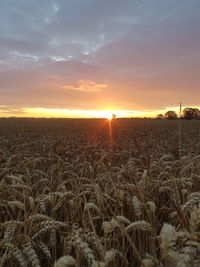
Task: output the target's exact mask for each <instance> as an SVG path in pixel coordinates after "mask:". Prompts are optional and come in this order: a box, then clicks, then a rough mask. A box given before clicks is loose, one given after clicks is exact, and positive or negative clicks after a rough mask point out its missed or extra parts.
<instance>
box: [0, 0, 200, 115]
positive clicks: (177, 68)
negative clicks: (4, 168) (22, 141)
mask: <svg viewBox="0 0 200 267" xmlns="http://www.w3.org/2000/svg"><path fill="white" fill-rule="evenodd" d="M0 14H1V15H0V117H1V116H34V117H45V116H46V117H101V116H102V115H104V114H105V113H106V111H105V110H108V111H107V112H108V113H112V112H113V113H116V114H117V115H118V116H148V115H149V116H153V114H156V113H158V112H164V111H165V110H166V109H176V108H177V107H178V105H179V102H180V101H182V103H183V105H184V106H200V1H199V0H43V1H42V0H32V1H31V0H0Z"/></svg>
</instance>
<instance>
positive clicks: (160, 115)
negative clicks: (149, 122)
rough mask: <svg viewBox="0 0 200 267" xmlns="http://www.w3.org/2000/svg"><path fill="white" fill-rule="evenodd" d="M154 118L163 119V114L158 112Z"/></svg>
mask: <svg viewBox="0 0 200 267" xmlns="http://www.w3.org/2000/svg"><path fill="white" fill-rule="evenodd" d="M156 119H158V120H162V119H164V116H163V114H158V115H157V117H156Z"/></svg>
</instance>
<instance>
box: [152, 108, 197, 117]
mask: <svg viewBox="0 0 200 267" xmlns="http://www.w3.org/2000/svg"><path fill="white" fill-rule="evenodd" d="M156 118H157V119H168V120H176V119H177V118H178V115H177V114H176V112H175V111H173V110H169V111H167V112H166V113H165V114H164V115H163V114H158V115H157V117H156ZM181 119H184V120H200V110H199V109H198V108H185V109H184V110H183V113H182V114H181Z"/></svg>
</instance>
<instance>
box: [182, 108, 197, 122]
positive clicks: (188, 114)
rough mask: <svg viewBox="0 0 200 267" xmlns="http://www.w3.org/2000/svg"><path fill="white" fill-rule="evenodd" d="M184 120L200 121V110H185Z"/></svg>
mask: <svg viewBox="0 0 200 267" xmlns="http://www.w3.org/2000/svg"><path fill="white" fill-rule="evenodd" d="M183 118H184V119H186V120H198V119H200V110H199V109H198V108H185V109H184V110H183Z"/></svg>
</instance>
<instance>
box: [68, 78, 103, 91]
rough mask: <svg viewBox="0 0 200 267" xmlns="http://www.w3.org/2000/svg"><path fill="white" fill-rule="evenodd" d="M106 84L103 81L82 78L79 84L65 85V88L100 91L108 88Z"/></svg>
mask: <svg viewBox="0 0 200 267" xmlns="http://www.w3.org/2000/svg"><path fill="white" fill-rule="evenodd" d="M106 87H107V85H106V84H102V83H95V82H93V81H89V80H80V81H78V85H77V86H72V85H64V86H63V88H65V89H69V90H77V91H85V92H99V91H101V90H102V89H103V88H106Z"/></svg>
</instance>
